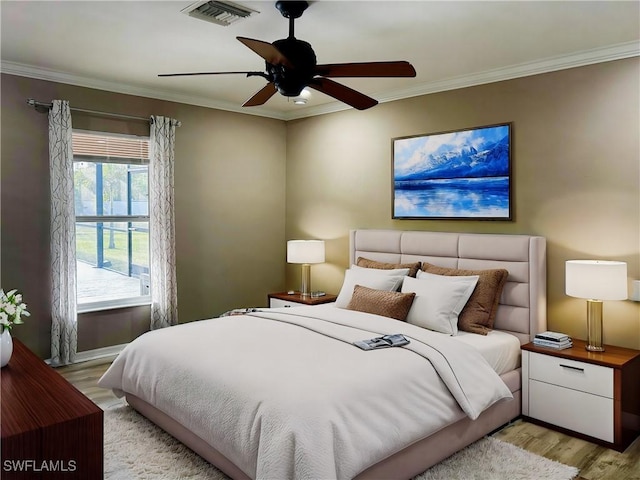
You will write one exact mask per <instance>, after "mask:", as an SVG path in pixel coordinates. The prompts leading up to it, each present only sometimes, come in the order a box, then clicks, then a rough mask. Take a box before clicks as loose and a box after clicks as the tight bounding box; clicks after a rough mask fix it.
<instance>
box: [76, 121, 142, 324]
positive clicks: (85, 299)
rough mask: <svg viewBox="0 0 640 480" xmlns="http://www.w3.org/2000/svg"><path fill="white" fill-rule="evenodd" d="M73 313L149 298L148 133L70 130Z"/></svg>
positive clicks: (134, 303) (120, 305)
mask: <svg viewBox="0 0 640 480" xmlns="http://www.w3.org/2000/svg"><path fill="white" fill-rule="evenodd" d="M73 160H74V164H73V167H74V168H73V170H74V200H75V210H76V263H77V298H78V312H86V311H92V310H102V309H107V308H115V307H123V306H130V305H140V304H148V303H150V295H149V138H144V137H132V136H122V135H117V136H116V135H112V134H105V133H99V134H97V133H87V132H80V131H74V132H73Z"/></svg>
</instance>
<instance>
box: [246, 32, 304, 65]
mask: <svg viewBox="0 0 640 480" xmlns="http://www.w3.org/2000/svg"><path fill="white" fill-rule="evenodd" d="M236 38H237V39H238V40H240V41H241V42H242V43H243V44H244V45H246V46H247V47H249V48H250V49H251V50H253V51H254V52H256V53H257V54H258V55H260V56H261V57H262V58H264V59H265V60H266V61H267V63H270V64H271V65H284V66H285V67H287V68H293V65H292V64H291V62H290V61H289V59H288V58H287V57H285V56H284V55H283V54H282V53H281V52H280V50H278V49H277V48H276V47H274V46H273V45H271V44H270V43H267V42H263V41H262V40H254V39H252V38H246V37H236Z"/></svg>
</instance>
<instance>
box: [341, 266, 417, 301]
mask: <svg viewBox="0 0 640 480" xmlns="http://www.w3.org/2000/svg"><path fill="white" fill-rule="evenodd" d="M402 270H407V272H406V273H409V272H408V270H409V269H408V268H403V269H402ZM390 271H391V270H381V269H377V268H351V269H349V270H346V271H345V272H344V281H343V282H342V288H341V289H340V293H339V294H338V298H337V299H336V307H340V308H347V305H349V302H350V301H351V297H352V295H353V289H354V288H355V286H356V285H362V286H363V287H368V288H373V289H375V290H388V291H390V292H393V291H396V290H398V287H400V284H401V283H402V280H403V279H404V278H405V275H397V274H396V275H390V274H389V273H388V272H390Z"/></svg>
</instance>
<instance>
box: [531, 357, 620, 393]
mask: <svg viewBox="0 0 640 480" xmlns="http://www.w3.org/2000/svg"><path fill="white" fill-rule="evenodd" d="M529 378H531V379H533V380H540V381H541V382H546V383H551V384H553V385H559V386H561V387H567V388H572V389H574V390H580V391H582V392H586V393H593V394H594V395H600V396H602V397H607V398H613V368H609V367H601V366H599V365H592V364H590V363H583V362H576V361H574V360H567V359H564V358H558V357H552V356H550V355H541V354H539V353H533V352H532V353H531V356H530V360H529Z"/></svg>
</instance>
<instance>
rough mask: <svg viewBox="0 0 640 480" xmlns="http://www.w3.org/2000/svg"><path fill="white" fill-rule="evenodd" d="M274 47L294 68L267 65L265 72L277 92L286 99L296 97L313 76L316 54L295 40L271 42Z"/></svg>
mask: <svg viewBox="0 0 640 480" xmlns="http://www.w3.org/2000/svg"><path fill="white" fill-rule="evenodd" d="M273 46H274V47H276V48H277V49H278V50H279V51H280V52H282V54H283V55H284V56H285V57H287V59H288V60H289V61H290V62H291V64H293V66H294V67H295V68H293V69H290V68H287V67H285V66H282V65H271V64H269V63H267V71H268V72H269V74H270V75H272V76H273V83H274V84H275V86H276V88H277V89H278V91H279V92H280V93H281V94H282V95H284V96H286V97H297V96H298V95H300V92H301V91H302V89H303V88H304V87H306V86H307V85H308V84H309V82H310V81H311V79H312V78H313V75H314V69H315V67H316V63H317V62H316V54H315V52H314V51H313V48H311V45H310V44H309V43H307V42H305V41H304V40H298V39H297V38H291V37H289V38H285V39H282V40H276V41H275V42H273Z"/></svg>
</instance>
